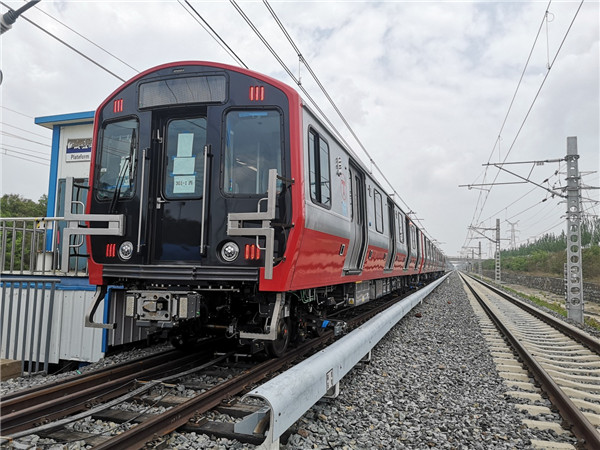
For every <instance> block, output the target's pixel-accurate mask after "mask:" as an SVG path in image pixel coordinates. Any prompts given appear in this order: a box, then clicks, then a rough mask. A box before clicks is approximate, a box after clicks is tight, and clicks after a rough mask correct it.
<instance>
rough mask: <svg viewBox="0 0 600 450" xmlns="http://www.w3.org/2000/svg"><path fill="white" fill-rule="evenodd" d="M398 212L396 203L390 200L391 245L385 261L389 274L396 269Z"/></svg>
mask: <svg viewBox="0 0 600 450" xmlns="http://www.w3.org/2000/svg"><path fill="white" fill-rule="evenodd" d="M395 218H396V212H395V210H394V203H393V202H392V201H391V200H390V199H389V198H388V220H389V231H388V232H389V234H390V236H389V238H390V239H389V244H388V254H387V259H386V261H385V271H386V272H389V271H391V270H393V268H394V262H395V261H396V226H397V225H396V220H395Z"/></svg>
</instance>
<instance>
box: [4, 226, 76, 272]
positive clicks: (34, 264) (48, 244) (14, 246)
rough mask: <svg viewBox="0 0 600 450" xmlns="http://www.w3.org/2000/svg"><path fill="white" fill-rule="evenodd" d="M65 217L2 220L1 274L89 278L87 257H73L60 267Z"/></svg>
mask: <svg viewBox="0 0 600 450" xmlns="http://www.w3.org/2000/svg"><path fill="white" fill-rule="evenodd" d="M65 225H66V221H65V218H64V217H2V218H0V272H1V274H2V276H5V275H53V276H56V275H60V276H65V275H66V276H86V275H87V256H86V255H81V254H78V253H77V254H72V255H69V257H68V263H63V264H68V268H66V270H63V269H64V268H61V267H60V264H61V258H60V257H59V247H60V245H59V244H60V242H59V241H60V234H61V233H60V230H61V229H62V228H63V227H64V226H65Z"/></svg>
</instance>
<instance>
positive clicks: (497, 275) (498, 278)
mask: <svg viewBox="0 0 600 450" xmlns="http://www.w3.org/2000/svg"><path fill="white" fill-rule="evenodd" d="M469 230H471V231H474V232H476V233H478V234H480V235H481V236H483V237H484V238H486V239H487V240H489V241H490V245H491V244H492V243H494V244H496V252H495V254H494V259H495V260H496V265H495V276H494V280H495V281H496V283H501V282H502V280H501V276H500V241H501V239H500V219H496V227H495V228H481V227H469ZM481 231H495V232H496V239H492V238H490V237H488V236H486V235H485V234H483V233H482V232H481ZM479 255H480V256H479V259H480V261H481V242H480V243H479ZM473 258H474V257H473ZM480 267H481V262H480ZM480 271H481V269H480Z"/></svg>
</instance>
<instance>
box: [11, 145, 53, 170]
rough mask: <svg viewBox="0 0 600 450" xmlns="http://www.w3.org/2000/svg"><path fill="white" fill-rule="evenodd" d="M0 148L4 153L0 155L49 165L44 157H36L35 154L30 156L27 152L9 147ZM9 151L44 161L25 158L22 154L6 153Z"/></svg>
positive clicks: (48, 161)
mask: <svg viewBox="0 0 600 450" xmlns="http://www.w3.org/2000/svg"><path fill="white" fill-rule="evenodd" d="M0 149H1V150H2V151H3V152H4V153H2V156H9V157H11V158H15V159H20V160H22V161H27V162H32V163H35V164H41V165H44V166H49V165H50V160H46V159H44V158H38V157H37V156H31V155H27V154H25V153H21V152H18V151H16V150H10V149H7V148H4V147H1V148H0ZM9 151H10V152H11V153H17V154H19V155H24V156H27V157H29V158H36V159H40V160H42V161H45V162H40V161H35V160H31V159H28V158H25V157H23V156H16V155H13V154H11V153H8V152H9Z"/></svg>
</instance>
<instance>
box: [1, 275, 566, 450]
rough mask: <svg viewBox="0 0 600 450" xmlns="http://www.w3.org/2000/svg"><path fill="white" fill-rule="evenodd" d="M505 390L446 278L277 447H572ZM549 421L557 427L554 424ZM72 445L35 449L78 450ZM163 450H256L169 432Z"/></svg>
mask: <svg viewBox="0 0 600 450" xmlns="http://www.w3.org/2000/svg"><path fill="white" fill-rule="evenodd" d="M138 356H139V354H138ZM3 384H4V383H3ZM25 384H28V383H25ZM3 387H4V388H6V385H5V386H3ZM19 387H23V386H22V385H21V386H19ZM13 388H14V386H13ZM6 390H8V391H10V390H11V389H10V388H9V389H6ZM507 390H509V389H508V388H507V387H506V386H505V385H504V384H503V381H502V378H501V377H500V376H499V375H498V372H497V370H496V367H495V365H494V362H493V360H492V357H491V354H490V350H489V348H488V347H487V344H486V342H485V340H484V338H483V335H482V333H481V329H480V326H479V321H478V319H477V317H476V315H475V313H474V312H473V309H472V307H471V305H470V303H469V299H468V297H467V294H466V292H465V290H464V288H463V285H462V282H461V281H460V279H459V277H458V274H457V273H453V274H452V275H450V277H449V278H448V279H447V281H445V282H443V283H442V284H441V285H440V286H439V287H438V288H437V289H436V290H435V291H434V292H433V293H432V294H431V295H430V296H428V297H427V298H426V299H425V300H424V301H423V302H422V303H421V304H420V305H418V306H417V307H416V308H415V309H413V311H411V312H410V313H409V314H408V315H407V316H406V317H405V318H404V319H402V320H401V321H400V322H399V323H398V324H397V325H396V326H395V327H394V328H393V329H392V330H391V331H390V333H388V335H387V336H386V337H385V338H384V339H383V340H382V341H381V342H380V343H379V344H378V345H377V346H376V347H375V348H374V349H373V352H372V359H371V361H370V362H369V363H365V364H362V363H361V364H359V366H357V367H355V368H354V369H353V370H352V371H351V372H350V373H349V374H348V375H347V376H346V377H344V379H342V380H341V382H340V395H339V396H338V397H337V398H335V399H322V400H320V401H319V402H318V403H317V404H316V405H314V406H313V407H312V408H311V409H310V410H309V411H308V412H306V413H305V414H304V416H303V417H302V418H300V419H299V420H298V421H297V422H296V424H295V425H294V426H293V427H292V434H291V435H290V437H289V439H288V440H287V442H286V443H285V444H284V443H282V444H281V445H280V448H281V449H288V450H290V449H341V450H347V449H360V450H363V449H368V450H371V449H373V450H374V449H377V450H378V449H429V448H438V449H459V450H462V449H469V450H470V449H486V450H487V449H525V448H532V446H531V439H537V440H554V441H562V442H569V443H572V444H574V443H575V441H574V440H573V439H572V438H570V437H565V436H558V435H556V434H555V433H554V432H548V431H535V430H531V429H529V428H527V427H525V426H524V425H523V423H522V420H523V419H527V418H531V417H527V415H526V414H525V413H523V412H520V411H518V410H517V409H516V408H515V406H514V404H515V402H516V400H515V399H513V398H511V397H509V396H507V395H506V394H505V392H506V391H507ZM4 392H6V391H4ZM211 419H213V420H214V419H215V418H214V417H211ZM549 419H554V420H555V421H557V422H560V419H559V418H558V416H553V417H550V418H549ZM225 420H227V418H225ZM87 425H89V427H90V429H89V431H90V432H92V433H93V432H100V431H106V430H104V428H105V427H106V425H100V424H98V428H99V429H98V430H97V431H95V430H94V425H95V421H88V423H87V424H86V426H87ZM40 444H42V445H40ZM44 444H45V445H44ZM80 444H83V443H78V442H74V443H71V445H70V446H68V447H62V446H60V444H59V445H57V446H52V445H51V444H50V443H44V442H43V441H41V442H40V441H38V442H35V443H33V445H34V446H35V445H37V446H40V447H42V448H73V449H76V448H86V446H85V445H81V446H79V445H80ZM167 448H177V449H201V448H211V449H251V448H255V447H254V446H253V445H250V444H242V443H239V442H237V441H232V440H228V439H223V438H215V437H211V436H206V435H202V434H196V433H178V432H175V433H172V434H171V435H170V436H169V437H168V441H167Z"/></svg>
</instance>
